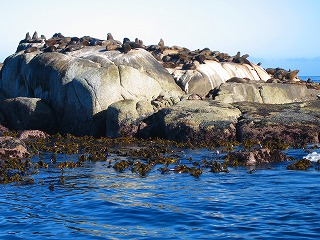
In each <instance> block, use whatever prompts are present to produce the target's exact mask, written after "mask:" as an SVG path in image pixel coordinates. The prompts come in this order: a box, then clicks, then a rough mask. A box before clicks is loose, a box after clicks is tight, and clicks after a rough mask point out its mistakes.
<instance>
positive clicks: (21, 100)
mask: <svg viewBox="0 0 320 240" xmlns="http://www.w3.org/2000/svg"><path fill="white" fill-rule="evenodd" d="M0 111H1V112H2V113H3V116H4V119H5V123H6V124H7V126H8V127H9V128H10V129H13V130H24V129H36V130H45V131H48V132H54V131H55V127H56V120H55V114H54V112H53V111H52V109H51V108H50V107H49V106H48V105H47V104H46V103H45V101H44V100H42V99H40V98H27V97H17V98H9V99H6V100H4V101H2V102H1V104H0Z"/></svg>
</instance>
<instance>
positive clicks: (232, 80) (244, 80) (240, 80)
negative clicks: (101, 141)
mask: <svg viewBox="0 0 320 240" xmlns="http://www.w3.org/2000/svg"><path fill="white" fill-rule="evenodd" d="M249 81H250V79H248V78H239V77H233V78H230V79H229V80H227V81H226V82H227V83H248V82H249Z"/></svg>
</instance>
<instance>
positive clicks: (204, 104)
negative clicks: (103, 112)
mask: <svg viewBox="0 0 320 240" xmlns="http://www.w3.org/2000/svg"><path fill="white" fill-rule="evenodd" d="M319 109H320V101H319V100H315V101H310V102H304V103H288V104H262V103H250V102H239V103H234V104H228V103H219V102H216V101H213V100H205V101H202V100H183V101H181V102H179V103H178V104H176V105H174V106H171V107H167V108H164V109H162V110H160V111H159V112H157V113H155V114H153V115H152V116H150V117H149V118H147V119H145V120H144V121H143V122H144V123H145V125H146V126H144V128H141V129H139V131H138V136H142V137H146V138H147V137H155V136H160V137H163V138H166V139H171V140H176V141H183V142H186V141H192V142H193V143H201V142H206V143H208V144H210V143H211V144H213V143H219V142H220V143H221V142H222V143H223V142H226V141H236V140H237V141H239V142H245V141H250V140H255V141H260V142H261V143H268V142H279V143H285V144H290V145H297V146H301V145H303V144H307V143H318V142H320V111H319Z"/></svg>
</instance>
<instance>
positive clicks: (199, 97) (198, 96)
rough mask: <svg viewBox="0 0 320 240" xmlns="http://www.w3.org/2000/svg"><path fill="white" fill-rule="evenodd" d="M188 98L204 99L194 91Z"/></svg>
mask: <svg viewBox="0 0 320 240" xmlns="http://www.w3.org/2000/svg"><path fill="white" fill-rule="evenodd" d="M187 100H203V98H202V97H201V96H200V95H199V94H196V93H193V94H191V95H189V97H188V98H187Z"/></svg>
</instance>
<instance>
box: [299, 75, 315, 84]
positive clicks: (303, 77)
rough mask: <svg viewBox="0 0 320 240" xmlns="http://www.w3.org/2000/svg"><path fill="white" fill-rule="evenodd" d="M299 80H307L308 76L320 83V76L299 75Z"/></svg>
mask: <svg viewBox="0 0 320 240" xmlns="http://www.w3.org/2000/svg"><path fill="white" fill-rule="evenodd" d="M299 78H300V79H301V80H304V81H307V80H308V78H310V79H312V81H313V82H318V83H320V76H299Z"/></svg>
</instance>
